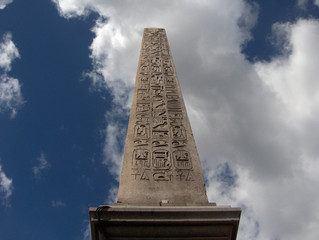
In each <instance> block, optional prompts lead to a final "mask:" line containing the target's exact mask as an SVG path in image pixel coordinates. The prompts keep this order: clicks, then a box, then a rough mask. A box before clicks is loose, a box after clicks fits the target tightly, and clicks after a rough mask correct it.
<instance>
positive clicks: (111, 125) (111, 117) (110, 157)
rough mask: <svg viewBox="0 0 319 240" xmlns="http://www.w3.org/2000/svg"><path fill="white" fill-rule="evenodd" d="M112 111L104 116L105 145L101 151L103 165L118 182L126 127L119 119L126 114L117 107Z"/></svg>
mask: <svg viewBox="0 0 319 240" xmlns="http://www.w3.org/2000/svg"><path fill="white" fill-rule="evenodd" d="M116 108H117V109H118V111H117V110H116ZM114 109H115V110H113V111H111V112H108V113H107V114H106V120H107V126H106V129H105V131H104V134H105V143H104V149H103V154H104V160H103V164H105V165H106V166H107V167H108V169H109V171H110V173H111V174H112V175H113V176H115V177H116V178H117V180H119V176H120V172H121V166H122V156H123V150H124V149H123V144H124V139H125V133H126V131H125V130H126V129H125V127H126V126H124V125H123V123H121V119H120V118H123V117H125V115H126V114H127V112H126V111H123V110H121V108H120V106H117V107H115V108H114Z"/></svg>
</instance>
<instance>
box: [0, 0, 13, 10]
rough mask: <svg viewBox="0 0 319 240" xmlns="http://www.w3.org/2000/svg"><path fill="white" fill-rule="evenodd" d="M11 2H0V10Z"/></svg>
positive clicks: (3, 0) (4, 0) (5, 0)
mask: <svg viewBox="0 0 319 240" xmlns="http://www.w3.org/2000/svg"><path fill="white" fill-rule="evenodd" d="M12 2H13V0H0V9H4V8H5V7H6V6H7V5H8V4H9V3H12Z"/></svg>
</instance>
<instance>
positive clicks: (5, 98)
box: [0, 74, 24, 118]
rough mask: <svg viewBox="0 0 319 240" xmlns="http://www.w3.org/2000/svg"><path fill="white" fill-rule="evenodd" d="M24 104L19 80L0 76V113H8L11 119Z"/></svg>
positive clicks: (4, 75)
mask: <svg viewBox="0 0 319 240" xmlns="http://www.w3.org/2000/svg"><path fill="white" fill-rule="evenodd" d="M23 103H24V100H23V97H22V94H21V86H20V83H19V80H18V79H16V78H12V77H9V76H8V75H6V74H3V75H0V113H4V112H10V114H11V118H14V117H15V116H16V114H17V109H18V108H19V107H20V106H21V105H22V104H23Z"/></svg>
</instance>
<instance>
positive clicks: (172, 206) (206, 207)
mask: <svg viewBox="0 0 319 240" xmlns="http://www.w3.org/2000/svg"><path fill="white" fill-rule="evenodd" d="M90 217H91V231H92V239H220V240H221V239H232V240H234V239H236V235H237V229H238V223H239V217H240V209H238V208H231V207H217V206H216V204H210V203H208V200H207V196H206V189H205V183H204V178H203V173H202V167H201V164H200V160H199V157H198V153H197V149H196V145H195V141H194V137H193V133H192V130H191V126H190V123H189V119H188V116H187V112H186V108H185V104H184V101H183V97H182V93H181V89H180V85H179V82H178V79H177V74H176V71H175V66H174V63H173V59H172V55H171V52H170V49H169V44H168V41H167V37H166V32H165V30H164V29H158V28H147V29H145V30H144V35H143V40H142V47H141V51H140V59H139V64H138V70H137V75H136V83H135V89H134V94H133V102H132V108H131V113H130V119H129V125H128V130H127V137H126V144H125V150H124V157H123V166H122V172H121V178H120V186H119V192H118V200H117V203H116V204H113V205H112V206H101V207H99V208H97V209H95V208H92V209H90Z"/></svg>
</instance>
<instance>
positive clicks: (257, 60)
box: [0, 0, 319, 240]
mask: <svg viewBox="0 0 319 240" xmlns="http://www.w3.org/2000/svg"><path fill="white" fill-rule="evenodd" d="M145 27H164V28H165V29H166V31H167V35H168V40H169V42H170V47H171V50H172V53H173V58H174V61H175V66H176V70H177V73H178V77H179V81H180V84H181V87H182V91H183V95H184V98H185V103H186V107H187V110H188V114H189V117H190V121H191V125H192V128H193V132H194V136H195V140H196V143H197V148H198V150H199V155H200V158H201V162H202V165H203V170H204V174H205V180H206V185H207V193H208V197H209V200H210V201H211V202H217V204H218V205H232V206H239V207H242V209H243V213H242V218H241V222H240V229H239V233H238V239H249V240H252V239H258V240H264V239H267V240H273V239H292V240H294V239H296V240H297V239H305V240H312V239H318V237H319V230H318V229H319V228H318V225H319V220H318V219H319V207H318V206H317V202H318V201H319V193H318V192H317V191H316V189H317V188H318V186H319V177H318V176H319V151H318V149H319V148H318V142H319V130H318V129H319V124H318V123H319V119H318V116H319V114H318V113H319V81H318V76H319V68H318V67H317V66H318V65H319V46H318V42H319V1H318V0H296V1H293V0H290V1H288V0H280V1H275V0H269V1H252V0H250V1H243V0H215V1H187V0H179V1H165V0H162V1H143V0H139V1H101V0H52V1H51V0H42V1H35V0H31V1H22V0H0V219H1V220H0V222H1V224H0V235H1V239H4V240H9V239H10V240H11V239H20V238H22V239H43V237H44V236H45V238H46V239H89V229H88V221H89V218H88V208H89V207H90V206H98V205H101V204H106V203H111V202H114V201H115V200H116V194H117V185H118V179H119V172H120V169H121V161H122V159H121V158H122V150H123V145H124V141H125V134H126V127H127V121H128V114H129V108H130V101H131V95H132V90H133V86H134V80H135V74H136V68H137V61H138V55H139V48H140V44H141V39H142V33H143V28H145ZM301 222H302V224H301Z"/></svg>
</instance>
